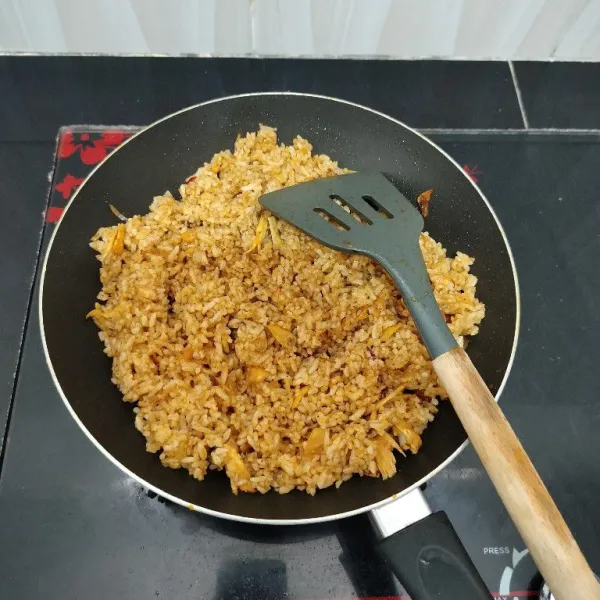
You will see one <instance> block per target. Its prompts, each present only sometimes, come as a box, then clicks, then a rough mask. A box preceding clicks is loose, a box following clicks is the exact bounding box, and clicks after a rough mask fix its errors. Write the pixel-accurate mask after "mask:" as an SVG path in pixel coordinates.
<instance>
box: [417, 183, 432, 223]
mask: <svg viewBox="0 0 600 600" xmlns="http://www.w3.org/2000/svg"><path fill="white" fill-rule="evenodd" d="M431 194H433V189H431V190H425V191H424V192H422V193H421V194H419V197H418V198H417V204H418V205H419V210H420V211H421V214H422V215H423V216H424V217H426V216H427V215H428V214H429V203H430V202H431Z"/></svg>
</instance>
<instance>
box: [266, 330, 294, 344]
mask: <svg viewBox="0 0 600 600" xmlns="http://www.w3.org/2000/svg"><path fill="white" fill-rule="evenodd" d="M267 329H268V330H269V331H270V332H271V335H272V336H273V337H274V338H275V339H276V340H277V341H278V342H279V343H280V344H281V345H282V346H287V345H288V343H289V342H290V340H291V338H292V332H291V331H289V330H288V329H285V328H284V327H281V326H280V325H267Z"/></svg>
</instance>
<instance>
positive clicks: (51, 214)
mask: <svg viewBox="0 0 600 600" xmlns="http://www.w3.org/2000/svg"><path fill="white" fill-rule="evenodd" d="M63 212H65V209H64V208H63V207H62V206H51V207H50V208H49V209H48V210H47V211H46V223H56V221H58V220H59V219H60V218H61V216H62V214H63Z"/></svg>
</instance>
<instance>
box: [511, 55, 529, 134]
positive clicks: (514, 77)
mask: <svg viewBox="0 0 600 600" xmlns="http://www.w3.org/2000/svg"><path fill="white" fill-rule="evenodd" d="M508 68H509V69H510V75H511V77H512V81H513V86H514V88H515V94H516V95H517V102H518V104H519V110H520V111H521V117H522V118H523V126H524V127H525V129H529V121H528V119H527V113H526V112H525V105H524V104H523V96H521V88H520V87H519V80H518V79H517V73H516V71H515V67H514V65H513V61H512V60H509V61H508Z"/></svg>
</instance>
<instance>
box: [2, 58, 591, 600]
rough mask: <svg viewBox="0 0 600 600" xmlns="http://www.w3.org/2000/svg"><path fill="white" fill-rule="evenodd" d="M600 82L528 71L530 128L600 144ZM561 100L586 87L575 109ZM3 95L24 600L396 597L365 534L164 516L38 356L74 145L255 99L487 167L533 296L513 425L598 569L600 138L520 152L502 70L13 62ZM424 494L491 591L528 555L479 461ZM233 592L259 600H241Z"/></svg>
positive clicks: (13, 583) (6, 466)
mask: <svg viewBox="0 0 600 600" xmlns="http://www.w3.org/2000/svg"><path fill="white" fill-rule="evenodd" d="M598 69H600V66H598V65H594V64H585V65H582V64H579V65H565V64H537V63H520V64H516V65H515V68H514V72H515V73H516V77H517V79H518V83H519V84H520V85H519V87H520V92H521V98H522V105H523V108H524V109H525V111H526V113H527V117H528V122H529V124H530V126H538V127H577V128H583V129H589V128H591V127H596V126H597V114H596V110H595V107H596V106H597V102H598V97H599V95H600V89H596V88H599V87H600V84H597V82H598V81H600V79H594V77H595V76H596V71H597V70H598ZM565 81H567V82H569V81H571V82H575V84H574V85H571V86H570V87H569V89H568V91H565V90H564V89H563V85H562V82H565ZM0 90H2V95H0V105H1V106H2V110H1V111H0V193H1V195H0V198H1V199H2V202H3V207H4V213H3V218H2V219H0V240H2V241H1V242H0V243H1V244H2V252H1V253H0V276H1V277H2V281H3V291H4V295H3V303H2V308H3V310H2V311H0V332H1V333H0V335H1V338H0V340H1V341H2V344H1V346H0V438H2V437H3V434H4V431H5V427H6V425H7V420H8V415H9V412H10V409H11V406H12V418H11V419H10V422H9V429H8V436H7V438H6V439H7V443H5V444H3V452H2V465H1V466H2V471H1V473H0V539H2V540H3V542H4V543H3V544H2V545H0V581H2V582H5V583H6V584H7V587H6V589H7V591H8V592H10V593H9V594H8V595H7V596H6V597H11V598H25V599H30V598H31V599H34V598H35V599H36V600H37V599H38V598H39V597H40V596H41V595H47V596H49V597H57V598H58V597H60V598H86V599H88V598H89V599H95V598H106V597H123V598H125V597H127V598H132V599H133V598H136V599H137V598H149V597H155V596H161V597H165V596H167V595H169V596H176V597H178V598H187V597H189V598H200V597H202V598H204V597H208V598H220V597H239V598H245V597H260V594H263V597H266V596H265V595H264V590H265V589H269V590H271V592H273V597H282V596H283V590H284V589H285V593H287V594H288V595H289V596H291V597H305V598H307V597H313V598H315V597H329V598H333V597H338V598H340V597H355V596H357V595H364V596H367V595H368V596H385V595H390V594H394V593H395V588H394V586H393V584H392V582H391V581H390V578H389V577H387V576H386V571H385V569H384V568H383V567H382V565H381V563H380V561H379V560H378V559H377V557H376V556H375V555H374V554H373V553H372V552H371V554H369V551H366V552H363V550H364V547H368V543H365V544H364V546H363V545H359V547H358V548H357V547H356V534H357V533H358V535H359V537H360V536H364V540H366V542H368V537H367V536H368V531H369V528H368V526H367V524H366V522H365V521H364V519H360V518H359V519H356V520H353V521H351V522H350V523H340V524H333V525H327V526H320V527H311V528H301V529H300V530H298V529H296V530H291V531H285V532H284V531H282V530H281V531H280V532H279V533H273V532H272V531H271V530H269V529H268V530H263V529H260V530H259V529H256V528H253V527H251V526H247V527H246V526H243V527H242V526H232V525H230V524H227V523H221V522H217V521H215V520H214V519H210V518H205V517H201V516H199V515H195V514H191V513H188V512H187V511H185V510H182V509H180V508H178V507H174V506H172V505H169V504H166V503H163V502H159V501H158V499H157V498H151V497H149V496H148V495H147V494H146V492H145V491H144V490H142V489H140V488H139V487H137V486H136V484H134V483H133V482H131V480H129V479H128V478H127V477H125V476H124V475H123V474H121V473H120V472H118V471H117V470H116V469H115V468H114V467H113V466H112V465H110V464H109V463H108V462H107V461H106V460H105V459H104V458H103V457H101V456H100V455H99V454H98V453H97V452H96V451H95V450H94V449H93V447H91V445H89V443H88V442H87V441H86V440H85V439H84V437H83V435H82V434H81V433H80V432H79V431H78V429H77V426H76V425H75V423H74V422H72V420H71V419H70V417H69V416H68V415H67V413H66V411H65V410H64V408H63V407H62V406H61V404H60V401H59V400H58V396H57V394H56V393H55V392H54V390H53V389H52V387H51V382H50V380H49V376H48V374H47V372H46V371H45V366H44V364H43V358H42V355H41V352H40V347H39V334H38V330H37V317H36V316H35V315H34V314H32V316H31V323H30V324H29V325H30V326H29V327H28V329H27V331H28V333H27V336H26V343H25V345H24V346H23V345H22V343H21V342H22V339H23V332H24V330H25V329H24V328H25V324H26V321H27V318H28V315H29V313H30V312H33V311H32V310H31V309H32V306H33V305H32V304H31V299H32V284H33V280H34V271H35V268H36V264H37V260H38V256H39V250H40V243H41V234H42V227H43V215H44V212H45V208H46V203H47V190H48V186H49V181H48V173H49V172H50V171H51V169H52V165H53V156H52V154H53V152H52V150H53V148H54V144H55V141H54V140H55V136H56V133H57V130H58V128H59V127H60V126H61V125H64V124H67V123H84V122H90V123H108V124H118V123H123V124H128V125H131V124H145V123H148V122H151V121H152V120H154V119H156V118H159V117H161V116H163V115H164V114H166V113H168V112H171V111H173V110H176V109H178V108H182V107H184V106H186V105H189V104H194V103H197V102H201V101H203V100H206V99H209V98H212V97H218V96H223V95H228V94H232V93H243V92H250V91H257V90H294V91H304V92H313V93H322V94H327V95H333V96H340V97H343V98H346V99H349V100H353V101H356V102H359V103H363V104H367V105H369V106H371V107H373V108H375V109H379V110H382V111H384V112H388V113H390V114H392V115H393V116H395V117H397V118H400V119H401V120H404V121H406V122H407V123H408V124H410V125H413V126H416V127H419V128H422V129H435V130H437V131H434V132H430V133H431V135H432V136H434V138H435V139H436V140H437V141H438V142H439V143H441V144H442V145H443V146H444V147H445V148H446V149H447V150H448V151H449V152H450V153H451V154H453V155H454V156H456V157H457V159H458V160H459V161H462V162H463V163H464V164H469V165H471V168H472V170H473V171H475V176H476V177H479V179H480V185H481V186H482V187H483V189H484V191H485V192H486V193H487V194H488V197H489V198H490V200H491V201H492V204H493V205H494V207H495V208H496V210H497V212H498V213H499V216H500V218H501V220H502V222H503V224H504V226H505V228H506V230H507V234H508V237H509V239H510V241H511V243H512V246H513V250H514V253H515V256H516V260H517V266H518V269H519V272H520V276H521V286H522V294H523V321H522V323H523V331H522V335H521V344H520V348H519V352H518V356H517V360H516V363H515V367H514V371H513V374H512V375H511V378H510V380H509V384H508V386H507V388H506V391H505V394H504V396H503V407H504V409H505V411H506V413H507V416H508V417H509V419H510V420H511V421H512V422H513V424H514V426H515V429H516V430H517V432H518V433H519V434H520V436H521V437H522V439H523V442H524V445H525V447H526V449H527V450H529V451H530V452H531V453H532V454H533V456H534V462H535V463H536V465H537V466H538V467H539V469H540V473H541V475H542V477H543V478H544V480H545V481H546V483H547V484H548V486H549V487H550V490H551V492H552V493H553V495H554V496H555V498H556V501H557V503H558V505H559V507H560V508H561V509H562V510H563V511H564V514H565V517H566V518H567V521H568V522H569V525H570V526H571V527H572V529H573V532H574V534H575V535H576V537H577V538H578V540H579V542H580V543H581V545H582V548H583V550H584V552H586V553H587V555H588V557H589V558H590V561H591V562H592V566H593V567H594V568H595V569H596V570H597V571H600V547H599V542H598V540H599V538H600V536H599V533H600V521H599V520H598V516H597V514H596V510H595V509H596V505H597V501H596V498H597V497H598V494H599V493H600V471H599V467H598V463H597V460H596V458H597V457H598V455H599V454H600V446H599V445H598V436H597V435H596V432H597V431H598V425H600V410H599V409H597V408H596V406H597V402H596V398H597V397H598V392H599V391H600V385H599V384H598V383H597V381H596V380H595V377H594V375H595V370H594V366H595V364H596V363H597V362H598V358H599V353H598V351H597V350H595V349H594V348H595V345H594V342H595V340H596V339H597V337H598V333H599V331H598V327H599V326H598V323H597V318H596V314H597V308H598V307H597V303H598V302H597V298H598V297H599V292H600V277H599V276H598V274H597V273H598V270H597V257H598V256H599V255H600V236H599V235H598V231H600V212H599V211H598V203H597V200H596V194H597V190H598V188H599V184H600V174H599V173H598V170H597V167H596V165H597V164H598V160H600V139H599V138H598V135H597V134H596V133H594V132H587V133H581V134H577V135H569V134H566V133H560V132H549V131H548V132H531V131H523V132H521V133H507V132H506V130H507V129H521V130H522V129H523V128H524V121H523V117H522V112H521V110H520V107H519V104H518V99H517V94H516V91H515V87H514V79H513V77H512V76H511V71H510V69H509V65H508V64H507V63H503V62H492V63H487V62H477V63H468V62H450V61H439V62H438V61H418V62H402V61H355V60H348V61H331V60H277V59H266V60H259V59H193V58H186V59H167V58H122V59H119V58H100V57H98V58H76V57H68V58H67V57H64V58H41V57H2V58H0ZM449 129H453V130H459V129H460V130H474V129H477V130H480V129H495V130H499V131H497V132H496V133H494V134H489V133H488V134H482V133H478V134H474V133H470V132H466V131H448V130H449ZM440 130H446V131H440ZM15 392H16V393H15ZM427 495H428V498H429V500H430V502H431V503H432V504H433V505H434V506H435V507H440V506H443V507H444V508H445V509H446V510H447V512H448V513H449V516H450V517H451V519H452V520H453V522H454V524H455V526H456V528H457V529H458V531H459V533H462V534H463V535H464V536H466V543H467V548H468V550H469V551H470V552H471V554H472V556H473V558H474V560H475V562H476V564H477V566H478V567H479V568H480V569H481V570H482V572H483V573H484V575H485V577H486V580H487V581H488V582H489V585H490V586H491V587H493V582H494V581H495V580H498V581H499V578H500V577H499V575H500V573H502V569H503V568H504V567H503V565H504V563H503V562H501V561H502V560H504V559H502V557H501V556H499V555H498V554H496V553H495V552H488V551H486V550H485V548H490V547H491V548H496V549H498V548H504V547H505V546H506V547H507V548H508V547H511V548H513V547H514V548H515V549H516V548H518V547H519V540H518V536H517V535H516V533H515V531H514V528H513V526H512V524H511V523H510V522H509V521H508V519H507V517H506V514H505V512H504V511H503V509H502V507H501V506H500V504H499V500H498V499H497V498H496V496H495V493H494V492H493V489H492V487H491V484H490V482H489V480H488V479H487V477H486V476H485V474H484V473H483V472H482V470H481V466H480V464H479V462H478V460H477V458H476V457H475V456H474V454H473V453H472V452H471V451H470V450H467V451H466V452H465V453H463V455H461V456H460V457H459V458H458V459H457V460H456V461H454V462H453V463H452V465H451V466H450V467H448V468H447V469H445V470H444V471H443V472H442V473H441V474H440V475H438V477H436V478H435V479H434V480H432V482H430V484H429V487H428V490H427ZM474 522H476V523H477V528H476V529H477V532H476V534H474V535H472V532H473V529H474V528H473V523H474ZM469 535H471V537H469ZM361 541H362V538H361ZM521 548H522V545H521ZM361 552H362V554H364V555H363V556H362V557H361ZM340 555H341V559H342V560H341V562H340ZM513 561H514V557H513ZM531 572H532V571H531V567H530V574H531ZM533 572H535V571H534V570H533ZM249 573H254V574H255V575H256V577H254V578H252V577H250V578H249ZM232 574H233V576H232ZM496 574H498V577H496ZM236 577H237V579H236ZM261 577H262V579H261ZM232 581H239V582H240V583H239V585H242V589H241V590H240V589H238V590H237V591H235V589H234V588H232V587H231V585H232V584H231V582H232ZM248 581H250V583H247V582H248ZM261 581H262V583H261ZM265 581H266V582H268V585H267V586H266V587H265ZM227 582H229V583H228V586H229V587H228V590H229V591H228V593H229V596H226V595H225V594H226V593H225V592H224V591H223V589H224V588H223V586H224V585H225V584H226V583H227ZM243 582H246V583H243ZM527 583H530V582H527ZM524 585H525V584H524ZM244 586H249V587H244ZM252 586H255V587H256V586H258V587H257V588H256V590H258V591H256V590H254V592H252V589H254V588H253V587H252ZM261 586H262V587H261ZM2 587H4V585H3V586H2ZM494 589H499V587H498V586H497V587H496V588H494ZM513 589H516V588H513ZM232 590H233V591H232ZM261 590H262V591H261ZM274 590H275V591H274ZM8 592H7V593H8ZM234 592H235V593H234ZM275 592H277V593H275ZM279 592H281V593H279ZM257 594H258V595H257Z"/></svg>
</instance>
